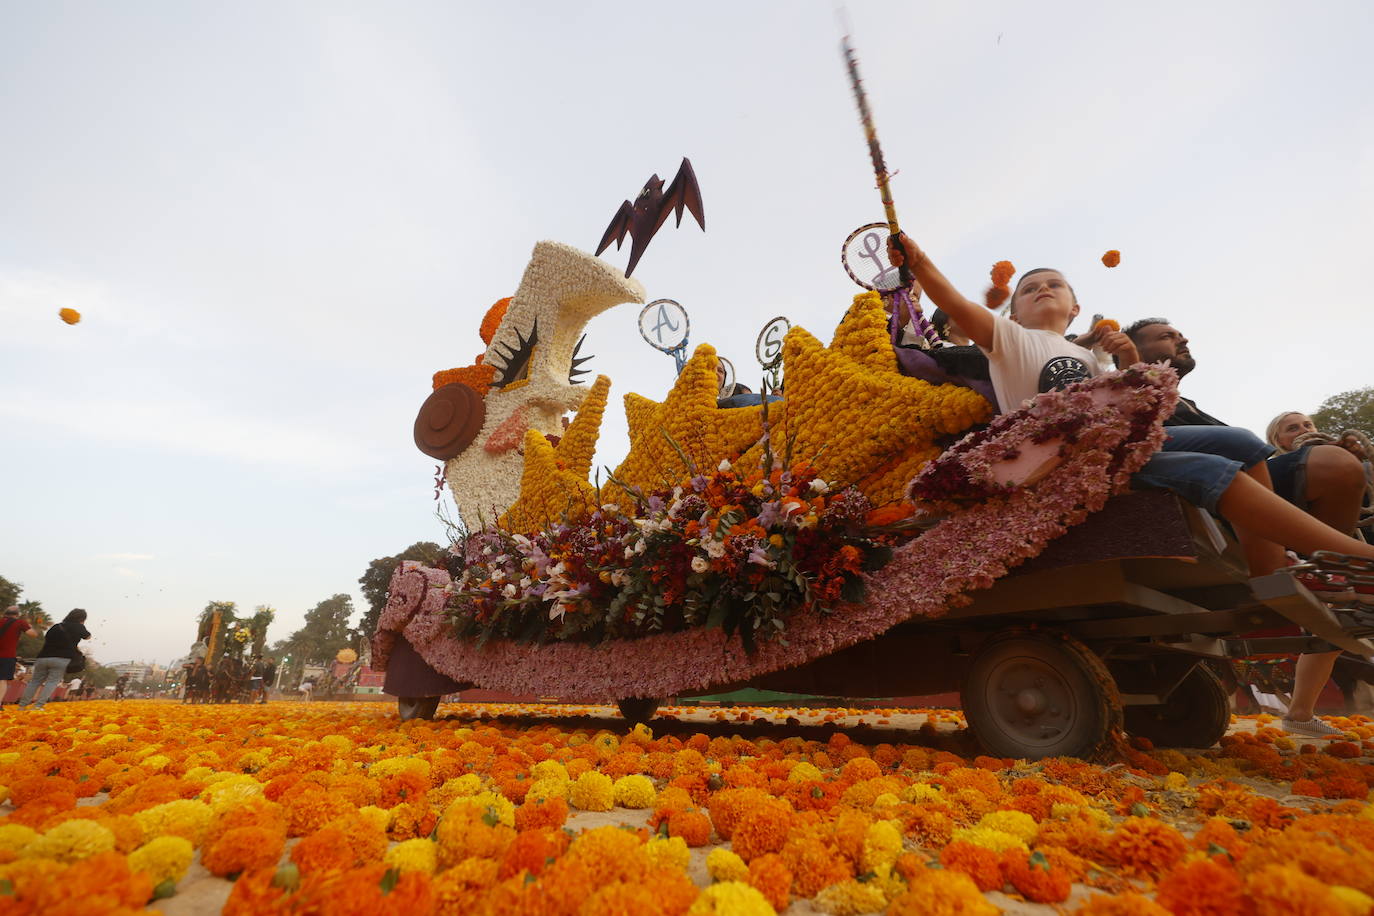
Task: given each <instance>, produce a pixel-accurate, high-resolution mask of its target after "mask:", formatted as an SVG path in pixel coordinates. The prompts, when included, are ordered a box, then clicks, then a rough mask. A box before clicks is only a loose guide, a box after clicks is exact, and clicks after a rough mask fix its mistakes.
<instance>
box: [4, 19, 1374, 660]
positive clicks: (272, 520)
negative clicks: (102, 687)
mask: <svg viewBox="0 0 1374 916" xmlns="http://www.w3.org/2000/svg"><path fill="white" fill-rule="evenodd" d="M849 12H850V16H851V18H852V21H853V24H854V34H855V38H856V40H857V43H858V47H859V51H860V56H861V61H862V65H863V69H864V75H865V77H866V79H867V81H868V84H869V88H870V91H871V95H872V104H873V106H874V109H875V113H876V115H877V118H878V124H879V128H880V132H881V136H882V140H883V144H884V146H885V148H886V152H887V156H888V159H889V163H890V165H891V167H892V168H894V169H899V170H900V175H899V176H898V177H897V179H896V181H895V183H894V192H895V194H896V198H897V203H898V209H899V212H900V214H901V216H902V222H903V225H904V227H906V228H907V229H908V230H909V231H910V232H911V233H912V235H913V236H915V237H916V238H917V239H918V240H919V241H921V242H922V244H923V245H925V246H926V248H927V249H928V250H929V251H930V252H931V254H932V255H933V256H934V257H936V258H937V259H938V263H940V264H941V265H942V267H943V268H944V269H945V271H946V273H947V274H949V275H950V276H951V278H953V279H954V280H955V281H956V282H957V283H958V284H960V285H961V286H963V287H964V288H965V289H966V291H967V292H970V293H977V292H978V291H980V290H981V289H982V287H983V286H984V285H985V284H986V277H987V270H988V267H989V266H990V265H991V263H992V262H993V261H996V260H998V259H1003V258H1006V259H1010V260H1012V261H1013V262H1015V263H1016V264H1017V266H1018V267H1021V268H1029V267H1032V266H1055V267H1060V268H1062V269H1063V270H1064V271H1065V272H1066V273H1067V274H1068V276H1069V278H1070V280H1071V282H1073V283H1074V285H1075V287H1076V288H1077V290H1078V293H1079V296H1080V299H1081V300H1082V302H1083V304H1084V306H1085V311H1086V312H1094V311H1100V312H1103V313H1105V314H1107V315H1109V316H1112V317H1115V318H1118V319H1120V320H1121V321H1123V323H1124V322H1126V321H1129V320H1131V319H1134V318H1138V317H1142V316H1145V315H1159V314H1162V315H1165V316H1167V317H1170V318H1172V319H1173V320H1174V322H1175V323H1176V324H1177V325H1178V326H1179V327H1181V328H1182V329H1183V330H1184V331H1185V333H1187V334H1188V335H1189V336H1190V337H1191V338H1192V341H1193V350H1194V352H1195V354H1196V355H1197V357H1198V359H1199V363H1200V365H1199V368H1198V370H1197V372H1196V373H1195V374H1194V375H1193V376H1192V377H1190V378H1189V379H1188V380H1187V381H1186V383H1185V385H1184V392H1185V393H1186V394H1189V395H1190V396H1192V397H1194V398H1196V399H1197V400H1198V401H1199V402H1200V403H1201V404H1202V406H1203V407H1204V408H1205V409H1206V410H1208V411H1209V412H1211V413H1214V414H1217V415H1219V416H1221V417H1223V418H1226V419H1228V420H1229V421H1231V422H1232V423H1235V424H1237V425H1244V426H1249V427H1251V428H1255V429H1262V428H1263V426H1264V424H1265V422H1266V421H1267V420H1268V419H1269V417H1270V416H1272V415H1273V414H1275V413H1277V412H1279V411H1281V410H1288V409H1313V408H1315V407H1316V406H1317V405H1318V404H1319V403H1320V402H1321V401H1322V400H1323V399H1324V398H1326V397H1328V396H1329V395H1331V394H1335V393H1337V392H1340V391H1344V390H1348V389H1351V388H1355V387H1361V386H1365V385H1369V384H1371V382H1374V378H1372V373H1371V369H1370V365H1371V364H1370V355H1369V354H1370V349H1369V344H1370V339H1371V330H1374V321H1372V320H1371V318H1370V313H1371V312H1370V305H1371V301H1370V298H1371V297H1370V292H1369V282H1368V276H1367V271H1368V265H1369V252H1370V250H1371V248H1374V103H1371V100H1370V94H1369V91H1368V89H1369V74H1368V68H1369V65H1368V46H1367V41H1368V36H1369V35H1370V34H1371V27H1372V26H1374V6H1371V5H1370V4H1369V3H1367V2H1345V3H1342V2H1326V3H1321V4H1303V5H1295V4H1292V3H1268V2H1259V3H1257V2H1236V3H1208V4H1197V3H1184V2H1165V3H1158V4H1130V5H1119V6H1113V5H1110V4H1108V5H1103V4H1098V3H1068V2H1064V3H1038V4H1034V5H1031V4H1022V3H1016V2H1002V3H996V2H989V3H979V4H965V3H955V2H941V3H919V4H916V3H878V2H863V0H852V2H851V3H850V5H849ZM837 43H838V29H837V26H836V21H835V16H834V11H833V8H832V6H831V4H830V3H824V2H816V3H801V2H753V3H723V2H706V3H698V4H694V5H691V6H690V8H687V7H683V6H682V5H681V4H659V3H651V2H636V3H623V4H619V3H598V2H589V3H578V4H566V3H541V4H513V3H512V4H481V5H479V4H475V3H473V4H452V3H424V2H413V3H407V4H374V3H367V4H364V3H345V2H330V3H302V2H275V0H274V2H242V3H234V4H209V3H200V2H192V3H186V2H153V0H148V2H139V3H124V4H104V3H94V2H90V3H72V2H45V3H18V2H10V3H4V4H0V125H3V128H0V431H3V432H2V435H3V442H4V446H3V449H0V494H2V496H0V504H2V505H3V506H4V510H3V512H0V519H3V527H2V528H0V575H3V576H5V577H7V578H9V579H12V580H15V581H18V582H21V583H22V584H23V585H24V587H25V596H26V597H29V598H33V599H37V600H41V601H42V602H43V604H44V606H45V607H47V608H48V609H49V610H51V611H54V612H57V613H59V614H60V613H62V612H65V611H66V610H67V609H69V608H71V607H73V606H82V607H85V608H87V609H89V610H90V612H91V616H92V624H91V629H92V630H93V631H94V633H95V634H96V638H95V645H94V646H93V651H94V653H95V655H96V657H97V658H99V659H101V660H103V661H119V660H124V659H129V658H136V659H146V660H150V661H152V660H159V661H163V662H166V661H168V660H170V659H172V658H174V657H175V656H177V655H179V654H180V653H182V652H184V651H185V649H186V647H187V646H188V645H189V644H190V642H191V641H192V639H193V635H194V634H193V629H194V619H195V616H196V614H197V612H198V611H199V609H200V608H202V607H203V606H204V605H205V603H206V602H207V601H210V600H227V601H236V602H238V603H239V605H240V606H241V607H244V608H250V609H251V608H252V606H254V605H257V604H271V605H273V606H275V607H277V608H278V609H279V612H280V613H279V618H278V623H277V624H276V626H275V627H274V630H273V632H272V634H271V635H272V638H274V639H275V638H280V637H283V636H285V635H287V634H288V633H289V632H290V630H292V629H294V628H296V627H298V626H299V625H300V624H301V622H302V615H303V613H304V611H305V610H306V609H308V608H309V607H311V606H312V605H314V604H315V603H316V602H318V601H320V600H323V599H325V598H327V597H329V596H330V595H332V594H334V593H336V592H347V593H354V595H355V602H357V603H358V604H359V606H361V596H359V595H357V594H356V591H355V590H356V587H357V583H356V580H357V578H358V576H359V575H360V574H361V573H362V572H363V570H364V569H365V568H366V566H367V563H368V561H369V560H371V559H372V558H374V557H377V556H381V555H385V554H389V553H393V552H396V551H398V550H400V549H403V548H404V547H405V546H406V545H408V544H410V543H412V542H413V541H416V540H420V539H431V540H440V539H441V538H442V537H443V529H442V527H441V526H440V525H439V523H438V522H437V521H436V519H435V517H434V514H433V513H434V506H435V503H434V502H433V500H432V498H431V496H432V494H431V483H432V476H433V470H434V462H433V461H432V460H431V459H429V458H426V457H425V456H423V455H421V454H420V453H419V452H418V451H416V450H415V448H414V446H413V444H412V443H411V432H410V428H411V423H412V421H413V419H414V414H415V410H416V409H417V408H418V406H419V404H420V402H421V401H422V400H423V399H424V397H425V395H426V394H427V392H428V391H429V377H430V375H431V373H433V372H434V371H435V370H438V369H444V368H450V367H454V366H460V365H467V364H468V363H470V362H471V361H472V358H473V356H474V355H475V354H476V353H478V352H480V350H481V349H482V345H481V343H480V340H479V339H478V337H477V323H478V321H479V320H480V316H481V315H482V313H483V312H484V311H485V309H486V308H487V307H488V306H489V305H490V304H491V303H492V302H493V301H494V300H495V299H497V298H500V297H501V296H505V295H509V294H510V293H511V292H512V291H513V289H514V287H515V285H516V283H517V282H518V280H519V277H520V273H521V270H522V268H523V265H524V262H525V260H526V258H527V257H528V255H529V251H530V248H531V246H532V244H533V243H534V242H535V241H536V240H538V239H541V238H550V239H556V240H559V241H563V242H568V243H571V244H574V245H578V246H580V247H583V248H586V249H588V250H590V249H591V248H592V247H594V245H595V243H596V241H597V240H598V239H599V237H600V235H601V232H602V230H603V228H604V227H605V225H606V223H607V222H608V221H609V219H610V217H611V215H612V214H613V213H614V211H615V209H616V207H617V206H618V205H619V203H620V201H621V200H622V199H623V198H625V197H627V196H632V195H633V194H634V192H636V191H637V189H638V188H639V186H640V185H641V184H642V182H643V181H644V179H645V178H647V177H648V175H649V174H650V173H651V172H654V171H657V172H658V173H659V174H661V175H664V176H665V177H668V175H669V173H670V172H671V170H673V169H675V168H676V165H677V162H678V161H679V159H680V158H681V157H682V156H683V155H688V156H690V157H691V158H692V161H693V163H694V164H695V166H696V171H697V174H698V176H699V178H700V181H701V185H702V189H703V194H704V197H705V203H706V213H707V228H708V231H707V232H706V233H705V234H702V233H701V232H699V231H698V230H697V229H696V228H695V226H692V227H691V228H690V229H689V228H686V227H684V228H683V229H681V230H676V231H674V230H670V229H669V230H665V231H664V232H663V233H662V234H661V235H660V236H659V237H658V238H657V239H656V240H655V241H654V243H653V245H652V246H651V247H650V248H649V251H648V254H647V255H646V256H645V258H644V260H643V261H642V262H641V264H640V266H639V268H638V269H637V270H636V272H635V276H636V277H637V278H639V279H640V280H642V281H643V282H644V284H645V285H646V287H647V288H648V291H649V295H650V296H651V297H653V298H657V297H672V298H675V299H677V300H679V301H680V302H682V303H683V304H684V305H685V306H686V307H687V309H688V310H689V312H690V313H691V316H692V340H693V342H700V341H704V340H705V341H711V342H713V343H715V344H716V345H717V347H718V348H719V349H720V351H721V352H722V353H723V354H724V355H727V356H730V357H732V358H733V359H734V361H735V363H736V364H737V365H738V366H740V367H741V370H742V371H741V377H742V378H744V379H745V380H746V381H748V380H751V379H752V377H753V376H755V375H756V374H757V372H756V370H750V369H749V368H748V367H749V366H751V356H750V353H751V351H752V346H753V340H754V337H755V335H756V333H757V332H758V329H759V328H760V327H761V326H762V324H763V323H764V321H766V320H767V319H768V318H770V317H772V316H773V315H777V314H783V315H787V316H788V317H789V318H791V319H792V321H793V323H796V324H801V325H804V326H806V327H808V328H809V329H811V330H814V331H817V332H820V333H821V334H822V336H828V334H829V331H830V330H831V328H832V327H833V325H834V323H835V321H836V320H837V319H838V317H839V315H840V314H841V313H842V311H843V310H844V308H845V307H846V305H847V304H848V302H849V299H850V297H851V295H852V294H853V292H855V287H853V285H852V283H851V282H850V281H849V279H848V278H847V277H846V275H845V274H844V272H843V271H842V269H841V268H840V265H839V263H838V257H837V253H838V250H839V247H840V243H841V241H842V240H843V239H844V238H845V236H846V235H847V234H848V233H849V231H850V230H851V229H853V228H854V227H856V226H858V225H860V224H862V223H866V222H871V221H873V220H876V219H880V218H881V215H882V211H881V209H880V207H879V204H878V199H877V194H876V192H875V191H874V190H873V186H872V185H873V181H872V176H871V174H870V173H869V171H868V167H867V160H866V153H865V149H864V145H863V141H862V136H861V134H860V131H859V127H858V124H857V120H856V117H855V114H854V110H853V103H852V101H851V99H850V96H849V90H848V86H847V83H846V80H845V77H844V73H843V69H842V66H841V62H840V58H839V54H838V50H837ZM1107 248H1117V249H1120V250H1121V252H1122V255H1123V263H1122V266H1121V267H1119V268H1117V269H1116V270H1114V271H1108V270H1106V269H1105V268H1103V267H1102V266H1101V264H1100V263H1099V262H1098V258H1099V256H1100V255H1101V254H1102V252H1103V251H1104V250H1105V249H1107ZM623 258H624V253H623V252H622V253H621V254H620V255H619V259H613V260H615V263H617V264H619V265H622V266H623V264H624V260H623ZM62 307H71V308H76V309H78V310H80V311H81V312H82V313H83V315H84V316H85V317H84V320H83V321H82V322H81V324H79V325H77V326H75V327H68V326H67V325H65V324H62V323H61V322H60V321H59V320H58V318H57V311H58V309H60V308H62ZM588 348H589V350H590V352H592V353H594V354H596V355H597V357H598V358H597V359H596V360H595V361H594V363H593V364H592V366H593V368H594V369H596V370H598V371H600V372H604V373H606V374H608V375H610V376H611V378H612V379H613V381H614V387H613V390H612V397H613V398H617V396H618V395H620V394H624V393H626V392H628V391H637V392H640V393H642V394H645V395H648V396H651V397H659V396H661V395H662V393H663V392H664V390H665V389H666V387H667V386H668V385H669V383H670V382H671V380H672V363H671V360H670V359H669V358H668V357H665V356H663V355H661V354H658V353H656V352H654V351H652V350H650V349H649V348H648V347H647V346H646V345H645V344H644V343H643V342H642V341H640V339H639V337H638V334H637V331H636V328H635V309H634V307H632V306H623V307H621V308H619V309H617V310H612V311H611V312H608V313H606V314H604V315H602V316H600V317H599V318H597V319H596V320H595V321H594V322H593V323H592V325H591V326H590V328H589V334H588ZM611 413H612V412H611V411H608V418H610V415H611ZM625 448H626V443H625V438H624V433H623V421H622V420H621V419H620V417H618V416H617V417H614V418H610V421H609V422H608V427H607V429H606V430H605V431H604V432H603V438H602V447H601V450H600V456H599V457H600V459H601V461H602V462H603V463H608V464H614V463H615V462H616V461H618V459H619V458H620V457H621V456H622V455H623V453H624V451H625Z"/></svg>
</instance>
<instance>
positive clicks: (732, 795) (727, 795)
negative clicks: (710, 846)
mask: <svg viewBox="0 0 1374 916" xmlns="http://www.w3.org/2000/svg"><path fill="white" fill-rule="evenodd" d="M670 791H671V790H670ZM668 794H669V793H668V792H660V793H659V796H658V806H657V807H658V810H663V809H664V808H665V807H666V805H667V801H666V799H665V796H667V795H668ZM766 798H768V794H767V793H766V792H763V791H762V790H760V789H757V788H754V787H753V786H742V787H740V788H738V789H722V790H720V791H719V792H717V793H716V794H714V795H712V796H711V803H710V806H709V811H710V814H711V823H712V824H713V825H714V826H715V828H716V833H717V834H719V836H720V838H721V839H722V840H727V841H728V840H729V839H730V838H731V837H732V836H734V833H735V825H736V824H737V823H739V820H740V818H741V817H743V816H744V813H745V812H746V811H748V810H749V809H750V808H752V807H753V806H754V805H756V804H759V803H760V802H762V801H763V800H764V799H766ZM683 807H685V805H684V806H683Z"/></svg>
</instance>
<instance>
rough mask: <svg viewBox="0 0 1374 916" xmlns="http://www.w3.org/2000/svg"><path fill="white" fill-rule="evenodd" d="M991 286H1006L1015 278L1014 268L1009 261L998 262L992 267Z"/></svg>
mask: <svg viewBox="0 0 1374 916" xmlns="http://www.w3.org/2000/svg"><path fill="white" fill-rule="evenodd" d="M991 276H992V285H993V286H1006V285H1007V284H1009V283H1011V278H1012V277H1014V276H1016V267H1015V266H1014V265H1013V264H1012V263H1011V262H1010V261H998V262H997V263H996V264H993V265H992V271H991Z"/></svg>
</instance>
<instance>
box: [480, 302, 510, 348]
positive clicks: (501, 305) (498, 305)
mask: <svg viewBox="0 0 1374 916" xmlns="http://www.w3.org/2000/svg"><path fill="white" fill-rule="evenodd" d="M510 300H511V297H510V296H507V297H506V298H504V299H497V300H496V301H495V302H494V303H492V306H491V308H489V309H487V313H486V314H485V315H483V316H482V325H481V328H480V329H479V331H478V333H480V334H481V335H482V343H484V344H486V345H487V346H491V340H492V338H493V337H495V336H496V331H497V329H498V328H500V327H501V320H502V319H503V318H505V317H506V309H508V308H510Z"/></svg>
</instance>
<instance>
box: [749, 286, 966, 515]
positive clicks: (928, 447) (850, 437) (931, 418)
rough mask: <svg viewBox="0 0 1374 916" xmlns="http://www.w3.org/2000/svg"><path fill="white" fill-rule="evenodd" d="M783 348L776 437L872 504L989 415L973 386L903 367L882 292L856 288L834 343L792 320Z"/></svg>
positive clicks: (894, 497) (891, 498)
mask: <svg viewBox="0 0 1374 916" xmlns="http://www.w3.org/2000/svg"><path fill="white" fill-rule="evenodd" d="M782 352H783V357H782V358H783V373H784V375H785V377H786V378H787V390H786V393H787V399H786V401H784V402H781V403H779V404H773V405H769V423H770V427H771V434H772V440H773V441H774V442H791V443H792V448H793V450H794V453H795V454H798V455H802V456H805V457H806V459H807V460H808V461H809V462H810V463H811V464H812V465H813V466H814V467H815V469H816V472H817V473H818V474H820V475H821V476H822V477H823V478H825V479H827V480H843V481H847V482H849V483H851V484H852V485H854V486H856V487H858V488H859V490H860V491H861V492H863V493H864V495H865V496H867V497H868V498H869V500H870V501H871V502H872V503H873V504H874V505H875V506H885V505H887V504H890V503H895V502H899V501H901V500H902V498H903V495H904V493H905V490H906V486H907V484H908V483H909V482H910V480H911V478H912V477H914V476H916V474H917V472H919V471H920V469H921V468H922V467H924V466H925V464H926V463H927V462H929V461H930V460H931V459H933V458H935V457H936V456H937V455H939V454H940V452H941V451H942V450H943V447H944V445H945V444H947V443H948V442H949V441H950V440H951V439H952V438H953V437H955V436H957V435H958V434H960V433H963V432H964V431H966V430H968V429H969V428H970V427H972V426H973V425H974V424H977V423H981V422H983V421H985V420H987V419H988V418H989V417H990V416H991V415H992V407H991V405H989V404H988V402H987V401H986V400H985V399H984V398H983V397H982V396H981V395H979V394H978V393H976V392H974V391H972V390H971V389H968V388H963V387H960V386H957V385H932V384H930V383H929V382H926V381H923V380H921V379H916V378H910V377H908V376H904V375H902V374H901V373H900V372H899V371H898V368H897V357H896V355H895V354H894V353H893V350H892V342H891V340H890V339H889V336H888V332H887V316H886V315H885V314H884V312H883V306H882V297H881V296H879V295H878V294H877V293H876V292H867V293H861V294H859V295H857V296H855V297H854V302H853V304H852V305H851V306H850V308H849V310H848V311H847V312H846V313H845V315H844V318H843V319H841V321H840V324H839V327H837V328H836V329H835V336H834V338H833V339H832V341H831V343H830V346H829V347H826V346H824V345H823V344H821V342H820V341H819V340H817V339H816V338H815V337H813V336H811V334H809V333H808V332H807V331H806V330H805V329H804V328H801V327H794V328H792V329H791V330H790V331H788V333H787V337H786V338H785V339H784V342H783V351H782ZM763 449H764V445H763V444H759V445H756V446H754V448H753V449H751V450H750V451H749V452H747V453H746V454H745V460H746V461H749V460H759V459H761V456H762V452H763Z"/></svg>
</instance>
